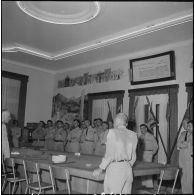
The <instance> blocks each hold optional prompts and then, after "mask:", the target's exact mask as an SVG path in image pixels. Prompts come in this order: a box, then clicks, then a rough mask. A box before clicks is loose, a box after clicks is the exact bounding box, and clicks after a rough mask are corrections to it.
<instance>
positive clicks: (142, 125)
mask: <svg viewBox="0 0 195 195" xmlns="http://www.w3.org/2000/svg"><path fill="white" fill-rule="evenodd" d="M140 127H146V129H147V131H148V125H146V124H145V123H143V124H141V125H140Z"/></svg>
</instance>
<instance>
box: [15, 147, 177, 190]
mask: <svg viewBox="0 0 195 195" xmlns="http://www.w3.org/2000/svg"><path fill="white" fill-rule="evenodd" d="M16 151H17V152H19V153H20V154H18V155H11V157H13V158H15V160H16V162H17V163H18V164H22V161H23V160H31V161H34V162H38V163H40V164H42V165H41V166H40V168H42V169H43V170H44V168H45V166H47V165H48V164H49V165H52V166H60V167H66V168H68V169H69V172H70V175H71V187H72V189H73V190H74V191H79V192H82V193H101V192H103V180H104V175H105V174H104V173H103V174H101V175H100V177H98V178H96V177H94V176H93V174H92V173H93V170H94V169H96V168H98V166H99V164H100V163H101V160H102V157H101V156H95V155H83V154H81V155H80V156H76V155H75V154H74V153H62V152H56V151H45V150H42V151H38V150H33V149H29V148H17V149H16V148H14V149H12V152H16ZM59 154H65V155H66V156H67V161H66V162H63V163H53V162H52V155H59ZM172 167H173V165H169V166H167V167H166V168H172ZM164 168H165V166H164V165H163V164H160V163H148V162H140V161H136V162H135V164H134V166H133V174H134V177H138V176H144V175H157V174H160V171H161V170H162V169H164ZM44 174H45V176H43V180H45V179H46V180H47V179H48V178H49V177H48V174H49V173H48V172H45V173H43V175H44ZM59 185H60V184H59Z"/></svg>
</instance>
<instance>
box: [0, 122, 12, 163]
mask: <svg viewBox="0 0 195 195" xmlns="http://www.w3.org/2000/svg"><path fill="white" fill-rule="evenodd" d="M1 141H2V143H1V146H2V153H3V157H4V159H5V158H9V157H10V148H9V142H8V137H7V128H6V125H5V124H4V123H2V138H1Z"/></svg>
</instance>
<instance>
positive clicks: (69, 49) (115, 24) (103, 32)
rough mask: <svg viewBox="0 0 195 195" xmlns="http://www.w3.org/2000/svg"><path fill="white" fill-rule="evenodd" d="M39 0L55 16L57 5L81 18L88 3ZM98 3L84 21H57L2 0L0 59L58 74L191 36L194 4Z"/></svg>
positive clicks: (190, 37) (62, 10) (61, 9)
mask: <svg viewBox="0 0 195 195" xmlns="http://www.w3.org/2000/svg"><path fill="white" fill-rule="evenodd" d="M37 3H38V2H37ZM40 3H42V4H43V6H45V7H46V6H47V7H46V8H47V9H46V8H45V10H46V11H48V10H50V11H52V16H54V17H55V16H57V15H58V13H56V12H58V11H59V9H60V11H59V12H60V13H62V12H63V13H66V14H67V15H68V16H73V15H78V16H79V14H77V13H76V12H78V10H79V12H82V10H81V9H84V7H87V2H80V3H78V2H74V3H75V5H73V4H74V3H73V2H72V3H71V4H70V3H69V4H68V2H65V1H63V2H60V1H56V2H54V1H52V2H51V1H50V4H51V6H52V9H51V7H49V6H50V4H47V3H48V2H41V1H40ZM44 3H45V4H44ZM82 3H83V5H82ZM84 3H85V4H86V5H84ZM98 5H99V7H100V10H99V13H98V15H97V16H96V17H94V18H92V19H90V20H89V21H87V22H84V23H79V24H55V23H49V22H44V21H41V20H39V19H36V18H34V17H31V16H29V15H28V14H26V13H24V12H23V11H22V10H21V9H20V8H19V7H18V5H17V3H16V1H2V51H3V52H2V58H3V59H5V60H7V61H14V62H16V63H17V64H21V65H22V66H27V67H34V68H38V69H42V70H45V71H50V72H54V73H57V72H60V71H62V70H66V69H67V70H68V69H69V70H70V69H73V68H74V69H75V68H81V67H82V66H83V65H86V64H89V65H90V64H92V63H94V62H97V61H100V60H101V61H102V60H106V59H108V58H114V57H116V56H121V55H126V54H131V53H134V52H138V51H141V50H146V49H149V48H153V47H158V46H162V45H166V44H171V43H175V42H180V41H185V40H191V39H193V2H179V1H178V2H168V1H167V2H165V1H164V2H163V1H162V2H154V1H153V2H152V1H151V2H141V1H138V2H135V1H133V2H130V1H129V2H128V1H124V2H117V1H113V2H110V1H105V2H104V1H100V2H98ZM54 11H56V12H54ZM43 13H44V12H43ZM82 13H84V12H82ZM11 51H12V52H11Z"/></svg>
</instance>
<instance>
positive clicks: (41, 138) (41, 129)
mask: <svg viewBox="0 0 195 195" xmlns="http://www.w3.org/2000/svg"><path fill="white" fill-rule="evenodd" d="M45 135H46V132H45V123H44V121H40V122H39V124H38V127H37V128H36V129H35V130H34V131H33V133H32V138H33V140H34V141H33V146H44V145H45Z"/></svg>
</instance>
